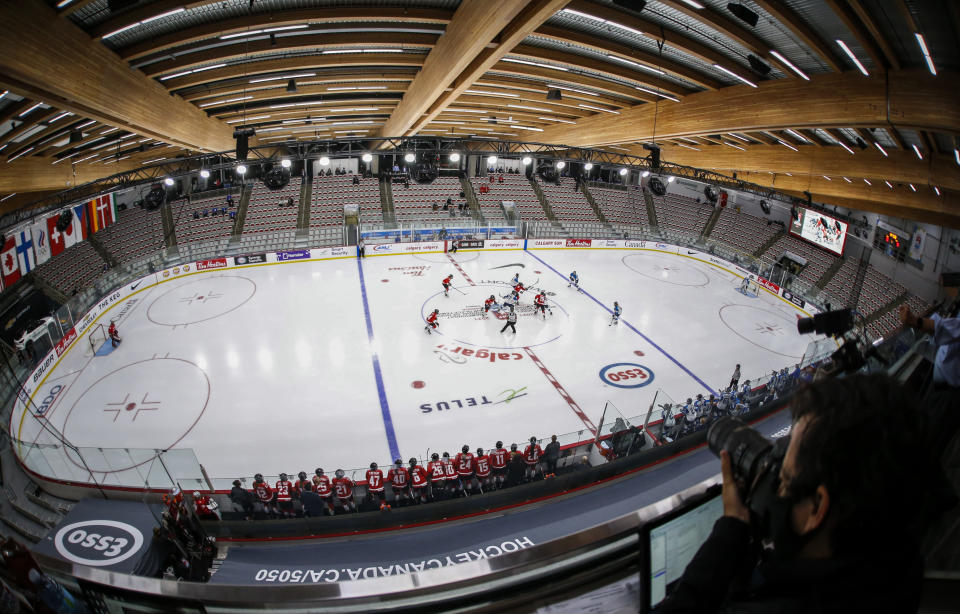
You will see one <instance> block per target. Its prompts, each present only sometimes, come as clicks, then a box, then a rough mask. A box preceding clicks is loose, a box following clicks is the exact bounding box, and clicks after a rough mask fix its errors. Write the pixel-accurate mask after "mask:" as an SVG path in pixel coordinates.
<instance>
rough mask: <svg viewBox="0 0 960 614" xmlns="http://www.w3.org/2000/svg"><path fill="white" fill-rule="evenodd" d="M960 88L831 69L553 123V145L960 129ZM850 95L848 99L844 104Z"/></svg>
mask: <svg viewBox="0 0 960 614" xmlns="http://www.w3.org/2000/svg"><path fill="white" fill-rule="evenodd" d="M958 89H960V81H958V79H957V75H956V74H947V73H946V72H941V74H940V76H938V77H932V76H930V75H929V73H926V71H920V70H909V71H907V70H904V71H899V72H896V73H891V75H890V78H889V80H888V79H887V78H885V77H884V76H882V75H878V76H874V77H853V78H852V77H851V76H850V75H844V74H824V75H816V76H813V77H811V80H810V81H802V80H791V81H785V80H777V81H767V82H764V83H762V84H761V86H760V88H759V89H754V88H751V87H748V86H745V85H743V86H731V87H726V88H723V89H722V90H717V91H706V92H698V93H695V94H690V95H688V96H687V97H685V98H684V99H683V100H682V101H681V102H678V103H671V102H665V103H661V104H659V105H657V107H659V108H657V109H654V108H653V107H654V105H639V106H635V107H632V108H629V109H623V110H622V111H621V115H619V116H613V117H591V118H590V120H589V121H588V122H578V124H577V125H576V126H564V127H563V128H551V129H549V130H547V131H546V132H544V134H543V135H541V138H542V140H543V141H544V142H547V143H565V144H568V145H572V146H596V145H609V144H617V143H626V142H631V141H644V140H648V139H650V138H651V137H652V136H653V134H654V126H655V127H656V134H657V136H658V137H660V138H668V137H672V136H687V135H695V134H719V133H724V132H744V131H746V132H756V131H763V130H782V129H785V128H789V127H800V128H818V127H835V126H851V127H865V126H889V125H891V124H890V123H888V119H889V120H890V122H891V123H892V125H894V126H898V127H902V128H910V129H915V130H916V129H920V130H923V129H931V130H940V131H944V132H953V133H958V132H960V106H958V105H957V104H956V99H955V92H956V91H957V90H958ZM840 101H842V104H840Z"/></svg>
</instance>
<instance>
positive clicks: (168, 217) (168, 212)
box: [160, 203, 177, 247]
mask: <svg viewBox="0 0 960 614" xmlns="http://www.w3.org/2000/svg"><path fill="white" fill-rule="evenodd" d="M160 222H161V223H162V224H163V245H164V247H174V246H176V244H177V233H176V231H175V228H176V224H174V223H173V208H172V207H171V206H170V203H165V204H164V205H163V206H162V207H160Z"/></svg>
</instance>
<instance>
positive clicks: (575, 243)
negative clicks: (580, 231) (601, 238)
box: [566, 239, 593, 247]
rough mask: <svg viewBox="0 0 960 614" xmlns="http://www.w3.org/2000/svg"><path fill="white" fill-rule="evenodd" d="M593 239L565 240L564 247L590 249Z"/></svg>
mask: <svg viewBox="0 0 960 614" xmlns="http://www.w3.org/2000/svg"><path fill="white" fill-rule="evenodd" d="M592 243H593V239H567V245H566V247H590V245H591V244H592Z"/></svg>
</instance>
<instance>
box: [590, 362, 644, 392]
mask: <svg viewBox="0 0 960 614" xmlns="http://www.w3.org/2000/svg"><path fill="white" fill-rule="evenodd" d="M600 380H601V381H602V382H603V383H604V384H610V385H611V386H616V387H617V388H643V387H644V386H647V385H649V384H650V383H651V382H652V381H653V371H651V370H650V369H649V368H647V367H645V366H643V365H638V364H636V363H633V362H615V363H613V364H612V365H607V366H605V367H604V368H602V369H600Z"/></svg>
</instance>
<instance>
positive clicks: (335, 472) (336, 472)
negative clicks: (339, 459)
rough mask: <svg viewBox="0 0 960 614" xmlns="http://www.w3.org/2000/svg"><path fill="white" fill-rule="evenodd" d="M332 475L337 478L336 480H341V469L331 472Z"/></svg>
mask: <svg viewBox="0 0 960 614" xmlns="http://www.w3.org/2000/svg"><path fill="white" fill-rule="evenodd" d="M333 474H334V475H335V476H337V477H338V478H342V477H343V469H337V470H336V471H334V472H333Z"/></svg>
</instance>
